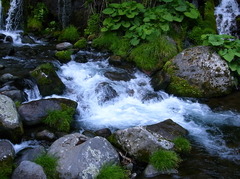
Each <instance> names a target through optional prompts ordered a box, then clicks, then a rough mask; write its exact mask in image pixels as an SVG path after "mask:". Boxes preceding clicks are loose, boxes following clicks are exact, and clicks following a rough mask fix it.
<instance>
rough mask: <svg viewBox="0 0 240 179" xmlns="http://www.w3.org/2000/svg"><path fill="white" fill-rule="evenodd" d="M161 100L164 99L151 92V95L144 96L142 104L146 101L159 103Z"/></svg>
mask: <svg viewBox="0 0 240 179" xmlns="http://www.w3.org/2000/svg"><path fill="white" fill-rule="evenodd" d="M161 99H162V97H161V96H159V95H158V94H157V93H152V92H150V93H147V94H145V95H144V96H143V98H142V102H146V101H150V100H157V101H159V100H161Z"/></svg>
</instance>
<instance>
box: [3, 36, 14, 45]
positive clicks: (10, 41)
mask: <svg viewBox="0 0 240 179" xmlns="http://www.w3.org/2000/svg"><path fill="white" fill-rule="evenodd" d="M5 42H9V43H13V38H12V37H11V36H6V38H5Z"/></svg>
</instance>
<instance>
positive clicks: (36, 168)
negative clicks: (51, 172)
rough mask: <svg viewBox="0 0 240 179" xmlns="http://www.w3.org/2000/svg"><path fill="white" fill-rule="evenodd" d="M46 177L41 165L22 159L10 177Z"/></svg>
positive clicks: (31, 178)
mask: <svg viewBox="0 0 240 179" xmlns="http://www.w3.org/2000/svg"><path fill="white" fill-rule="evenodd" d="M33 178H34V179H47V176H46V174H45V173H44V171H43V168H42V166H40V165H38V164H36V163H34V162H30V161H23V162H21V164H20V165H19V166H18V167H17V168H16V169H15V170H14V172H13V175H12V179H33Z"/></svg>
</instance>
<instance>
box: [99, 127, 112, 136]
mask: <svg viewBox="0 0 240 179" xmlns="http://www.w3.org/2000/svg"><path fill="white" fill-rule="evenodd" d="M95 134H96V135H97V136H101V137H104V138H107V137H109V136H110V135H111V134H112V132H111V131H110V129H108V128H104V129H99V130H97V131H95Z"/></svg>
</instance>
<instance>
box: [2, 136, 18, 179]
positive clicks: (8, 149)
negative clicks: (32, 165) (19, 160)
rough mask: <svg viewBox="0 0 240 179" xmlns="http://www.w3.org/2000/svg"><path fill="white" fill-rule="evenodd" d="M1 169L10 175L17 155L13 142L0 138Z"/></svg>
mask: <svg viewBox="0 0 240 179" xmlns="http://www.w3.org/2000/svg"><path fill="white" fill-rule="evenodd" d="M0 151H1V152H0V171H1V172H3V173H5V174H6V175H10V174H11V171H12V166H13V160H14V157H15V151H14V148H13V146H12V144H11V143H10V142H9V141H7V140H0Z"/></svg>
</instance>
